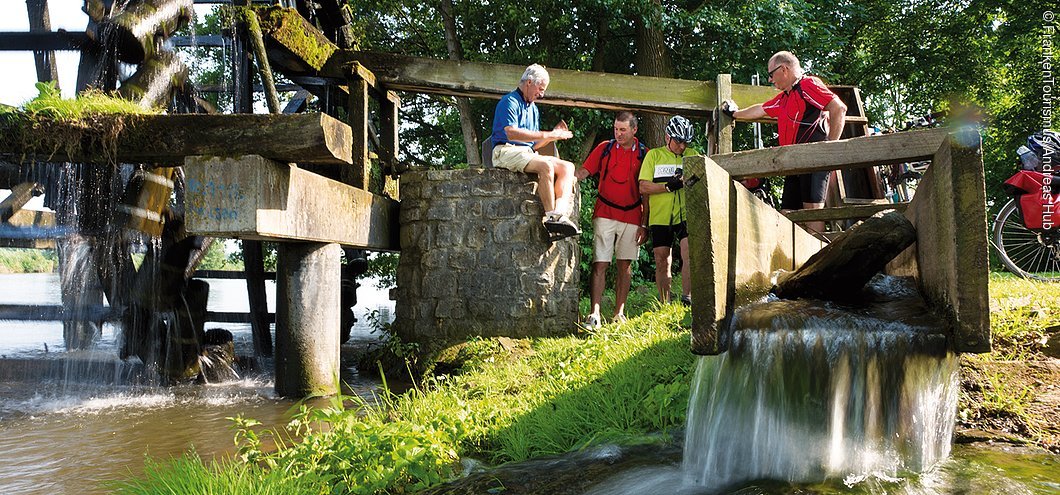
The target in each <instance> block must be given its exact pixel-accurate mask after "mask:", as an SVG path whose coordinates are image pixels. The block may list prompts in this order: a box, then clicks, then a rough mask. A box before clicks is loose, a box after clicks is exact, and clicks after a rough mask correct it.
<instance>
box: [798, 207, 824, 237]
mask: <svg viewBox="0 0 1060 495" xmlns="http://www.w3.org/2000/svg"><path fill="white" fill-rule="evenodd" d="M821 208H824V203H803V204H802V209H804V210H820V209H821ZM803 225H805V226H806V230H809V231H810V233H811V234H823V233H824V221H814V222H806V223H804V224H803Z"/></svg>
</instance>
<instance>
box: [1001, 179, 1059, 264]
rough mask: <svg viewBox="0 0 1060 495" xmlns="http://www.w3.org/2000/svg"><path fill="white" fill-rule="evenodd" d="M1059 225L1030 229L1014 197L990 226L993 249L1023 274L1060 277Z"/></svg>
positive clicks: (1005, 261)
mask: <svg viewBox="0 0 1060 495" xmlns="http://www.w3.org/2000/svg"><path fill="white" fill-rule="evenodd" d="M1058 230H1060V229H1033V230H1032V229H1029V228H1027V226H1026V225H1024V223H1023V218H1022V217H1021V215H1020V212H1019V209H1018V208H1017V205H1016V199H1015V198H1013V199H1009V200H1008V202H1007V203H1005V206H1002V207H1001V211H999V212H998V214H997V217H995V218H994V223H993V225H992V227H991V229H990V232H991V240H992V241H993V244H994V249H996V250H997V253H998V255H999V257H1000V258H1001V263H1002V264H1004V265H1005V268H1006V269H1008V271H1010V272H1012V273H1014V274H1016V275H1019V276H1020V277H1023V278H1030V279H1035V280H1042V281H1046V282H1054V281H1058V280H1060V231H1058Z"/></svg>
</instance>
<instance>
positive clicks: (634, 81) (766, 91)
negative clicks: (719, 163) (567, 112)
mask: <svg viewBox="0 0 1060 495" xmlns="http://www.w3.org/2000/svg"><path fill="white" fill-rule="evenodd" d="M354 62H358V63H361V64H363V65H364V66H366V67H368V68H369V69H370V70H371V71H372V72H373V73H375V75H376V78H377V79H378V80H379V82H381V83H382V84H384V85H385V86H386V87H388V88H391V89H396V90H404V91H414V92H419V93H434V94H445V95H454V96H469V97H476V98H494V99H495V98H499V97H501V96H503V95H504V94H507V93H508V92H510V91H511V90H513V89H515V87H516V85H518V84H519V77H520V76H522V74H523V70H524V69H525V68H526V67H525V66H521V65H507V64H490V63H483V62H469V61H452V60H434V59H428V58H418V57H409V56H405V55H399V54H394V53H373V52H359V51H351V50H337V51H335V53H334V54H333V55H332V57H331V59H329V60H328V63H327V64H326V65H325V66H324V67H323V68H322V69H321V70H320V75H321V76H323V77H328V78H339V79H341V78H344V77H345V74H347V73H348V72H349V67H350V66H351V65H352V64H353V63H354ZM549 74H550V76H551V82H550V84H549V87H548V93H546V94H545V97H544V98H543V99H542V100H540V101H541V103H547V104H554V105H564V106H574V107H584V108H601V109H609V110H637V111H641V112H651V113H664V114H673V113H680V114H684V115H699V116H705V115H707V114H709V113H710V112H712V111H713V110H714V109H715V108H716V105H717V91H716V90H715V87H716V85H715V83H714V82H713V81H706V82H704V81H689V80H683V79H667V78H661V77H647V76H632V75H627V74H609V73H604V72H585V71H574V70H566V69H556V68H549ZM732 91H733V99H735V100H736V102H737V104H739V105H741V106H748V105H753V104H755V103H761V102H763V101H766V100H768V99H769V98H772V97H773V95H775V94H776V90H775V89H773V88H770V87H768V86H749V85H743V84H734V85H733V90H732Z"/></svg>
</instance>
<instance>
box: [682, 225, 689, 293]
mask: <svg viewBox="0 0 1060 495" xmlns="http://www.w3.org/2000/svg"><path fill="white" fill-rule="evenodd" d="M688 258H689V256H688V238H687V237H685V238H684V239H681V295H683V296H691V295H692V275H691V273H692V268H691V264H690V263H689V262H688Z"/></svg>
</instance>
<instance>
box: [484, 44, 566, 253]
mask: <svg viewBox="0 0 1060 495" xmlns="http://www.w3.org/2000/svg"><path fill="white" fill-rule="evenodd" d="M548 82H549V77H548V72H547V71H546V70H545V68H544V67H542V66H540V65H538V64H533V65H531V66H529V67H527V68H526V70H525V71H524V72H523V77H522V78H521V79H520V80H519V87H518V88H516V89H515V91H512V92H511V93H508V94H506V95H504V97H502V98H501V101H499V102H497V110H496V111H495V112H494V113H493V134H492V136H491V139H492V140H493V165H494V166H495V167H500V168H506V169H508V170H511V171H513V172H525V173H528V174H537V194H538V196H540V197H541V205H542V206H544V208H545V219H544V223H545V228H546V229H548V231H549V232H551V233H553V234H555V235H556V236H558V237H569V236H573V235H578V234H580V233H581V230H580V229H579V228H578V224H576V223H574V222H572V221H571V219H570V218H569V217H568V216H567V212H569V211H570V209H571V206H572V204H573V203H572V201H571V197H572V196H573V195H574V164H573V163H571V162H568V161H566V160H562V159H560V158H559V157H555V156H547V155H540V154H538V153H537V151H536V150H538V149H541V147H542V146H544V145H546V144H548V143H550V142H552V141H558V140H563V139H570V138H571V137H572V136H573V134H571V132H570V130H568V129H567V124H566V123H565V122H562V121H561V122H560V123H559V124H558V125H556V128H555V129H553V130H551V131H542V130H540V125H539V114H538V111H537V105H535V104H534V102H535V101H537V100H538V99H540V98H541V97H543V96H545V88H547V87H548Z"/></svg>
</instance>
